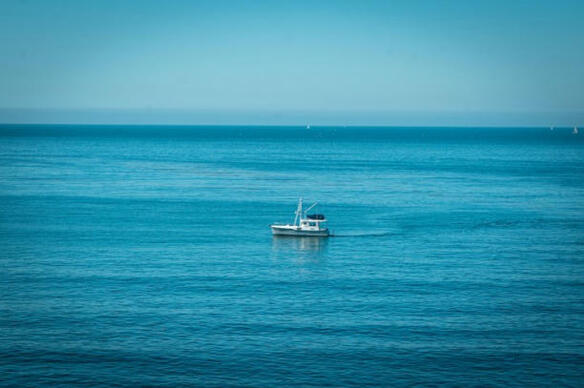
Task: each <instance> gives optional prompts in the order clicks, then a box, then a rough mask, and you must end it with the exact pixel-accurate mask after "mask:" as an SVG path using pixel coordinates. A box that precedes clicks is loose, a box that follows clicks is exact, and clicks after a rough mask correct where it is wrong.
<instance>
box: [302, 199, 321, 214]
mask: <svg viewBox="0 0 584 388" xmlns="http://www.w3.org/2000/svg"><path fill="white" fill-rule="evenodd" d="M317 204H318V201H316V202H315V203H313V204H312V206H310V207H309V208H308V209H306V210H305V211H304V213H308V212H309V211H310V209H312V208H313V207H315V206H316V205H317Z"/></svg>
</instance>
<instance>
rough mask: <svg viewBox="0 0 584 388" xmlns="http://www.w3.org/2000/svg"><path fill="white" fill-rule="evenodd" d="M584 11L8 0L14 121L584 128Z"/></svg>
mask: <svg viewBox="0 0 584 388" xmlns="http://www.w3.org/2000/svg"><path fill="white" fill-rule="evenodd" d="M583 21H584V1H581V0H555V1H537V0H532V1H520V0H516V1H511V0H506V1H498V0H490V1H472V0H465V1H456V0H451V1H440V0H435V1H423V0H419V1H390V0H388V1H366V0H364V1H356V0H355V1H342V0H338V1H304V0H296V1H252V0H248V1H221V0H215V1H181V0H174V1H173V0H166V1H158V0H141V1H130V0H116V1H112V0H100V1H95V0H92V1H87V0H69V1H66V0H51V1H46V0H20V1H16V0H2V1H1V2H0V123H2V122H4V123H7V122H73V123H157V124H159V123H170V124H180V123H184V124H282V125H295V124H304V123H312V124H339V125H359V124H362V125H368V124H371V125H543V126H548V125H557V126H559V125H566V126H572V125H584V28H583V27H582V26H583V25H584V24H583Z"/></svg>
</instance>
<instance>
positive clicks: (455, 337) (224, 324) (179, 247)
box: [0, 126, 584, 387]
mask: <svg viewBox="0 0 584 388" xmlns="http://www.w3.org/2000/svg"><path fill="white" fill-rule="evenodd" d="M570 132H571V129H556V130H555V131H550V130H549V129H472V128H466V129H448V128H430V129H428V128H409V129H408V128H313V129H311V130H306V129H304V128H275V127H262V128H250V127H228V128H221V127H211V128H206V127H191V128H189V127H182V128H181V127H115V126H112V127H75V126H61V127H59V126H2V127H0V266H1V268H0V269H1V271H0V376H1V377H0V384H8V385H10V384H13V385H18V386H23V385H28V386H38V385H44V384H46V385H55V384H64V385H72V384H91V385H100V384H103V385H121V386H134V385H156V386H169V387H170V386H172V387H174V386H181V385H205V386H217V387H225V386H356V387H361V386H379V385H382V386H396V385H397V386H399V385H411V384H422V385H430V384H453V385H463V386H477V385H499V386H510V385H552V384H555V385H572V386H577V385H581V384H582V383H583V381H584V136H583V135H582V134H580V135H572V134H570ZM300 196H302V197H304V198H305V200H306V201H307V202H309V201H316V200H319V201H321V202H322V206H321V207H320V210H321V211H322V212H324V213H325V214H326V215H327V218H328V219H329V220H330V227H331V229H333V230H334V231H335V233H336V234H337V235H338V237H334V238H330V239H328V240H318V239H290V238H283V239H282V238H280V239H277V238H272V236H271V235H270V230H269V228H268V225H269V224H270V223H272V222H275V221H290V220H291V218H292V216H293V211H294V209H295V206H296V201H297V199H298V197H300Z"/></svg>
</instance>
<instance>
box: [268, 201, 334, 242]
mask: <svg viewBox="0 0 584 388" xmlns="http://www.w3.org/2000/svg"><path fill="white" fill-rule="evenodd" d="M317 204H318V202H315V203H314V204H312V206H310V207H309V208H308V209H306V210H304V211H303V210H302V198H300V199H299V200H298V208H297V209H296V212H295V213H294V214H295V217H294V223H293V224H272V225H270V228H272V234H273V235H275V236H298V237H328V236H329V230H328V228H326V227H323V225H322V224H324V223H325V222H326V218H325V217H324V214H307V213H308V211H310V210H311V209H312V208H314V207H315V206H316V205H317Z"/></svg>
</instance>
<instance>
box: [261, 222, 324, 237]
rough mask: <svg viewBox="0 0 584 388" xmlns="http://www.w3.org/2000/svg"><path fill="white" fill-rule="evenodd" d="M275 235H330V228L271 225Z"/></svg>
mask: <svg viewBox="0 0 584 388" xmlns="http://www.w3.org/2000/svg"><path fill="white" fill-rule="evenodd" d="M271 228H272V234H273V235H274V236H296V237H329V231H328V229H320V230H301V229H298V228H289V227H288V228H287V227H278V226H273V225H272V226H271Z"/></svg>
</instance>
